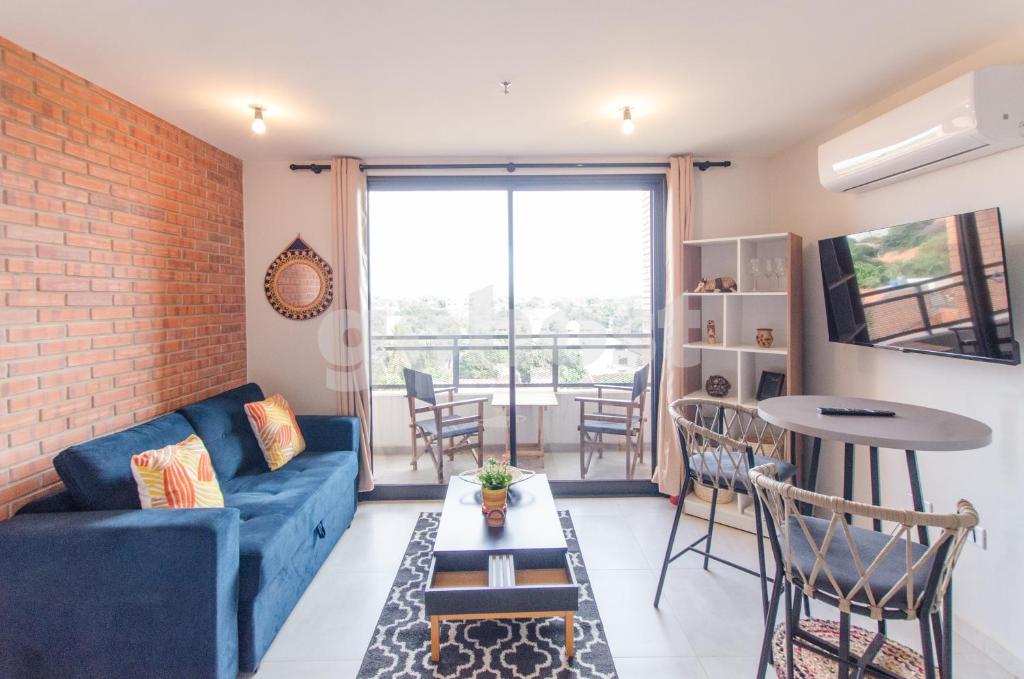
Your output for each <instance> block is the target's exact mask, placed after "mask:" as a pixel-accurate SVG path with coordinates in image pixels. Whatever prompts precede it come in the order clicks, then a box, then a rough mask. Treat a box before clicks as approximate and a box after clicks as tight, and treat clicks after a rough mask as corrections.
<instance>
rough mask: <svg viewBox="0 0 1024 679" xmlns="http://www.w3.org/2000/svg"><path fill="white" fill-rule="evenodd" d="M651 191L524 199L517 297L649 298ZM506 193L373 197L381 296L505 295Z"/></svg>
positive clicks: (518, 197) (517, 218) (374, 286)
mask: <svg viewBox="0 0 1024 679" xmlns="http://www.w3.org/2000/svg"><path fill="white" fill-rule="evenodd" d="M648 199H649V194H648V193H647V192H646V191H594V190H587V191H517V192H516V193H515V194H514V197H513V215H514V218H513V220H514V225H513V233H514V242H515V267H516V272H515V273H516V276H515V280H516V295H517V297H520V298H523V297H540V298H553V297H570V298H584V297H626V296H629V297H633V296H641V297H643V296H646V295H647V293H648V290H649V286H650V280H649V274H648V271H649V268H648V265H649V257H650V255H649V250H648V237H647V236H648V234H649V233H650V213H649V205H648ZM506 213H507V197H506V194H505V191H503V190H499V191H490V190H486V191H484V190H480V191H371V192H370V211H369V215H370V242H369V249H370V291H371V295H372V296H373V297H375V298H394V297H419V296H437V297H445V298H459V299H465V298H467V297H469V296H470V295H471V294H480V291H486V290H488V289H490V290H493V293H492V294H493V296H494V297H495V298H505V297H506V294H507V287H508V260H507V252H508V232H507V225H506V219H507V214H506Z"/></svg>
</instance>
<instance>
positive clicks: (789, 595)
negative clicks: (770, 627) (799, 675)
mask: <svg viewBox="0 0 1024 679" xmlns="http://www.w3.org/2000/svg"><path fill="white" fill-rule="evenodd" d="M799 606H800V604H799V603H796V607H797V611H798V612H799V610H800V609H799ZM793 608H794V603H793V586H792V585H791V584H790V583H789V580H786V677H787V678H788V679H792V678H793V633H794V632H796V626H797V625H798V624H799V622H798V621H797V620H795V618H796V616H794V615H793Z"/></svg>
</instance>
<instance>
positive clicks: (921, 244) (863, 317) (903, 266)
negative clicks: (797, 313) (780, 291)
mask: <svg viewBox="0 0 1024 679" xmlns="http://www.w3.org/2000/svg"><path fill="white" fill-rule="evenodd" d="M818 250H819V253H820V255H821V279H822V283H823V284H824V288H825V311H826V315H827V317H828V337H829V340H831V341H833V342H841V343H844V344H857V345H861V346H869V347H883V348H886V349H895V350H897V351H906V352H915V353H925V354H934V355H937V356H953V357H957V358H969V359H974V360H979V361H990V362H994V363H1007V364H1010V365H1017V364H1018V363H1020V349H1019V347H1018V345H1017V342H1016V340H1015V339H1014V336H1013V318H1012V317H1011V314H1010V295H1009V288H1008V286H1007V283H1006V254H1005V251H1004V248H1003V232H1002V224H1001V221H1000V215H999V209H998V208H989V209H987V210H978V211H977V212H967V213H965V214H962V215H953V216H951V217H941V218H939V219H928V220H924V221H920V222H913V223H911V224H901V225H899V226H890V227H887V228H884V229H875V230H873V231H864V232H862V233H855V234H852V235H849V236H840V237H838V238H828V239H825V240H821V241H818Z"/></svg>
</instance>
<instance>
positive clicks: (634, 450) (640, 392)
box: [576, 365, 650, 479]
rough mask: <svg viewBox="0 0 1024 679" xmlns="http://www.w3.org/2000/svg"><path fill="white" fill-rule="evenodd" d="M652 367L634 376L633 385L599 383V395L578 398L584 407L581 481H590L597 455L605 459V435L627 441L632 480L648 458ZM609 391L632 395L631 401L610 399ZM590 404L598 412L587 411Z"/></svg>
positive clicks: (638, 371) (582, 411) (581, 423)
mask: <svg viewBox="0 0 1024 679" xmlns="http://www.w3.org/2000/svg"><path fill="white" fill-rule="evenodd" d="M649 372H650V366H649V365H645V366H644V367H642V368H640V369H639V370H637V371H636V372H634V373H633V384H631V385H630V384H595V385H594V386H595V387H597V396H596V397H594V396H577V397H576V402H577V403H579V404H580V423H579V426H578V427H577V429H578V430H579V432H580V478H581V479H585V478H587V472H589V471H590V463H591V461H592V460H593V458H594V453H595V452H596V453H597V456H598V458H603V457H604V446H605V441H604V437H605V436H622V437H624V438H625V440H626V478H627V479H632V478H633V474H634V473H635V472H636V466H637V464H638V463H640V462H643V459H644V426H645V424H646V422H647V415H646V413H645V412H644V408H645V406H646V403H647V383H648V374H649ZM605 391H626V392H629V399H628V400H627V399H622V398H608V397H607V396H605V393H604V392H605ZM587 404H592V405H596V406H597V409H596V410H593V411H590V412H587Z"/></svg>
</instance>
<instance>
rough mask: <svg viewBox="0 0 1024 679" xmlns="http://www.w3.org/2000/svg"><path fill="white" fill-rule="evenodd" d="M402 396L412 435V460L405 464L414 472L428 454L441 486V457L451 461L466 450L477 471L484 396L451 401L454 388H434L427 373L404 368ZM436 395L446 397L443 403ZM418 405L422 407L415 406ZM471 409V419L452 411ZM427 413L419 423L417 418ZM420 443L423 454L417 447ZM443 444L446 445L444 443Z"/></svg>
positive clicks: (482, 445) (482, 438) (482, 425)
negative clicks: (410, 466)
mask: <svg viewBox="0 0 1024 679" xmlns="http://www.w3.org/2000/svg"><path fill="white" fill-rule="evenodd" d="M403 374H404V376H405V396H406V399H407V400H408V402H409V419H410V423H409V429H410V430H411V432H412V459H411V460H410V462H409V464H411V465H412V468H413V469H417V468H418V460H419V457H420V455H422V454H423V453H428V454H429V455H430V457H431V459H432V460H433V462H434V468H435V469H437V482H438V483H443V482H444V456H445V455H447V456H448V459H449V460H454V459H455V453H457V452H458V451H461V450H468V451H470V453H471V454H472V455H473V460H474V461H475V462H476V465H477V467H479V466H480V465H481V464H482V463H483V452H484V404H485V403H487V401H488V398H487V397H486V396H478V397H475V398H465V399H459V400H457V401H456V400H454V399H455V394H456V389H455V387H442V388H440V389H435V388H434V378H432V377H431V376H430V375H428V374H427V373H423V372H419V371H417V370H412V369H411V368H405V369H404V370H403ZM439 394H448V400H447V401H441V402H439V401H438V399H437V397H438V395H439ZM420 401H422V402H423V403H426V405H422V406H421V405H418V402H420ZM468 405H475V406H476V412H475V413H474V414H472V415H457V414H456V413H455V409H456V408H459V407H464V406H468ZM422 413H430V416H429V417H425V418H422V419H420V414H422ZM421 439H422V440H423V450H422V451H420V450H419V446H418V445H417V444H418V442H419V441H420V440H421ZM445 442H447V444H446V443H445Z"/></svg>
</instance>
